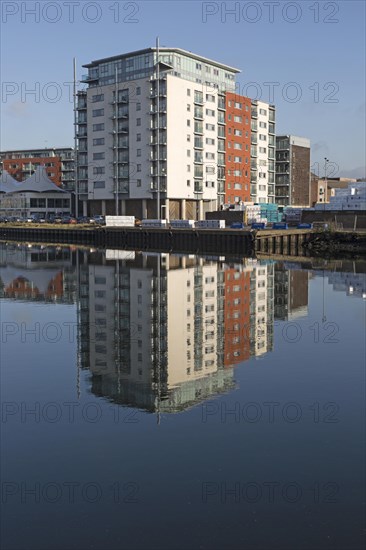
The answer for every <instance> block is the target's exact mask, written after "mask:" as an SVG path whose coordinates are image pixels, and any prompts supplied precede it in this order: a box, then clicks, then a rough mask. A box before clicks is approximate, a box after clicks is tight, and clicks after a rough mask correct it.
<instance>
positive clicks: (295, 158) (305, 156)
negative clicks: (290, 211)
mask: <svg viewBox="0 0 366 550" xmlns="http://www.w3.org/2000/svg"><path fill="white" fill-rule="evenodd" d="M310 174H311V173H310V140H308V139H306V138H303V137H297V136H291V135H284V136H276V203H277V204H279V205H283V206H303V207H308V206H310V200H311V197H310V180H311V175H310Z"/></svg>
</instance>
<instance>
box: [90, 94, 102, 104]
mask: <svg viewBox="0 0 366 550" xmlns="http://www.w3.org/2000/svg"><path fill="white" fill-rule="evenodd" d="M98 101H104V94H97V95H92V103H97V102H98Z"/></svg>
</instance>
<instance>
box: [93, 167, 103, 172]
mask: <svg viewBox="0 0 366 550" xmlns="http://www.w3.org/2000/svg"><path fill="white" fill-rule="evenodd" d="M104 173H105V168H104V166H94V168H93V174H104Z"/></svg>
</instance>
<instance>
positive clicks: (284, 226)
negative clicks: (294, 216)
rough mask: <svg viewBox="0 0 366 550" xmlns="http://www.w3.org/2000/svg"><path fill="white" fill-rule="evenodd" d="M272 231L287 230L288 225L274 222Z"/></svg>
mask: <svg viewBox="0 0 366 550" xmlns="http://www.w3.org/2000/svg"><path fill="white" fill-rule="evenodd" d="M273 229H288V225H287V223H284V222H276V223H274V224H273Z"/></svg>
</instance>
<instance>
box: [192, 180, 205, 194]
mask: <svg viewBox="0 0 366 550" xmlns="http://www.w3.org/2000/svg"><path fill="white" fill-rule="evenodd" d="M194 192H195V193H203V184H202V183H201V182H200V181H195V182H194Z"/></svg>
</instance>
